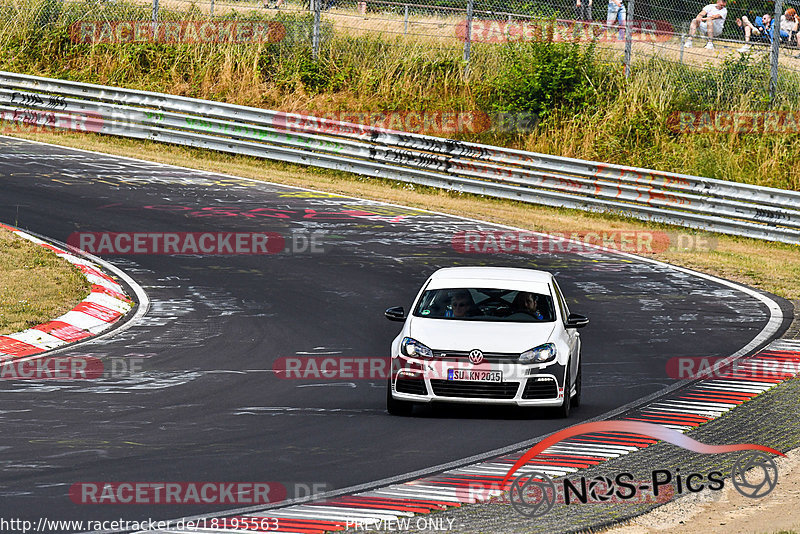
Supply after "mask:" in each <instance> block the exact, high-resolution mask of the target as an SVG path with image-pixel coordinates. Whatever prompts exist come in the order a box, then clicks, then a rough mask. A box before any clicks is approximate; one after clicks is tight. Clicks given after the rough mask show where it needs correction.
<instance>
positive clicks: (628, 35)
mask: <svg viewBox="0 0 800 534" xmlns="http://www.w3.org/2000/svg"><path fill="white" fill-rule="evenodd" d="M633 4H634V0H630V1H629V2H628V16H627V20H626V21H625V78H630V76H631V48H632V47H633V31H632V28H631V26H633Z"/></svg>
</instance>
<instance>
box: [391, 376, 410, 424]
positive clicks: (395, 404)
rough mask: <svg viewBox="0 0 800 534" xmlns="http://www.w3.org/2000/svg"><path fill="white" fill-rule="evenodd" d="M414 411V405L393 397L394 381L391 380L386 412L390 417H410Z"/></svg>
mask: <svg viewBox="0 0 800 534" xmlns="http://www.w3.org/2000/svg"><path fill="white" fill-rule="evenodd" d="M413 409H414V403H413V402H408V401H402V400H397V399H395V398H394V397H392V381H391V379H389V383H388V384H387V389H386V410H387V411H388V412H389V414H390V415H400V416H409V415H411V411H412V410H413Z"/></svg>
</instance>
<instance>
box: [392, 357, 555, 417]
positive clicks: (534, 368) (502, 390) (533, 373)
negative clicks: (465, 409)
mask: <svg viewBox="0 0 800 534" xmlns="http://www.w3.org/2000/svg"><path fill="white" fill-rule="evenodd" d="M392 363H393V371H392V376H391V387H392V397H394V398H395V399H397V400H403V401H410V402H418V403H430V402H451V403H465V404H488V405H505V406H541V407H547V406H561V405H562V404H563V402H564V370H565V367H564V366H563V365H561V364H559V363H558V362H551V363H549V364H533V365H523V364H517V363H514V364H510V363H507V364H503V366H502V369H501V370H502V371H503V381H502V382H484V381H469V380H467V381H459V380H452V379H449V378H448V371H449V369H453V368H456V369H462V370H464V369H468V370H479V371H480V370H488V369H489V368H488V367H486V366H484V367H481V366H465V365H463V364H459V363H458V362H445V361H428V360H417V359H411V358H406V357H403V356H400V357H396V358H393V360H392Z"/></svg>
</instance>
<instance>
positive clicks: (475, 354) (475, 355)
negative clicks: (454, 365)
mask: <svg viewBox="0 0 800 534" xmlns="http://www.w3.org/2000/svg"><path fill="white" fill-rule="evenodd" d="M469 361H470V362H472V363H474V364H475V365H478V364H479V363H481V362H482V361H483V353H482V352H481V351H479V350H478V349H473V350H471V351H469Z"/></svg>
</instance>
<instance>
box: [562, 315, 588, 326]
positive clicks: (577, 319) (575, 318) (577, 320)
mask: <svg viewBox="0 0 800 534" xmlns="http://www.w3.org/2000/svg"><path fill="white" fill-rule="evenodd" d="M587 324H589V318H588V317H585V316H583V315H578V314H577V313H570V314H569V317H567V324H566V328H583V327H584V326H586V325H587Z"/></svg>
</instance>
